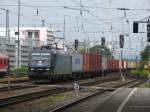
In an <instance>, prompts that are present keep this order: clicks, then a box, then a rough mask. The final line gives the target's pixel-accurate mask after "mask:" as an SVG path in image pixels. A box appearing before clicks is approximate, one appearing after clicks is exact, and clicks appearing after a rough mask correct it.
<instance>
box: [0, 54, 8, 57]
mask: <svg viewBox="0 0 150 112" xmlns="http://www.w3.org/2000/svg"><path fill="white" fill-rule="evenodd" d="M0 58H8V56H7V55H5V54H0Z"/></svg>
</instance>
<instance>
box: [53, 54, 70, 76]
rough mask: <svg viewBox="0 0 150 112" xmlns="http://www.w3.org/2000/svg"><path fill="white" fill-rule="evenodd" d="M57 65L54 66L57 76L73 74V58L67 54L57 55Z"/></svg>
mask: <svg viewBox="0 0 150 112" xmlns="http://www.w3.org/2000/svg"><path fill="white" fill-rule="evenodd" d="M55 56H56V57H55V58H56V60H55V63H56V65H55V66H54V74H56V75H59V74H60V75H62V74H64V75H67V74H72V60H71V56H70V55H67V54H63V55H62V54H57V55H55Z"/></svg>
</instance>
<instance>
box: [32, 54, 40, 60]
mask: <svg viewBox="0 0 150 112" xmlns="http://www.w3.org/2000/svg"><path fill="white" fill-rule="evenodd" d="M40 57H41V54H40V53H32V60H40Z"/></svg>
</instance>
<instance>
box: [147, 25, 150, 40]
mask: <svg viewBox="0 0 150 112" xmlns="http://www.w3.org/2000/svg"><path fill="white" fill-rule="evenodd" d="M147 42H150V23H147Z"/></svg>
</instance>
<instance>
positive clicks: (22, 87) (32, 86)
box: [0, 85, 38, 92]
mask: <svg viewBox="0 0 150 112" xmlns="http://www.w3.org/2000/svg"><path fill="white" fill-rule="evenodd" d="M34 87H38V86H36V85H30V86H19V85H18V86H11V87H10V91H15V90H21V89H27V88H34ZM6 91H8V87H2V88H0V92H6Z"/></svg>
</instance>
